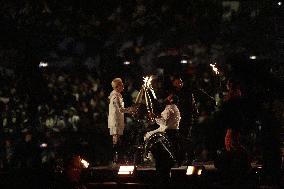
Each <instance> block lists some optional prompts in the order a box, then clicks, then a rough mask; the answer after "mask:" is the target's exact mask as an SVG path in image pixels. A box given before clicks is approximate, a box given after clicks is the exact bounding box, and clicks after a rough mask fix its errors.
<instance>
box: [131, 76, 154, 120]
mask: <svg viewBox="0 0 284 189" xmlns="http://www.w3.org/2000/svg"><path fill="white" fill-rule="evenodd" d="M152 80H153V77H152V76H146V77H143V82H144V83H143V85H142V87H141V89H140V91H139V93H138V95H137V97H136V100H135V104H141V103H142V101H143V100H145V104H146V108H147V111H148V113H149V115H150V114H151V113H153V105H152V99H151V95H150V94H149V93H150V92H151V94H152V96H153V98H154V99H157V97H156V94H155V92H154V89H153V87H152V83H151V82H152ZM149 91H150V92H149Z"/></svg>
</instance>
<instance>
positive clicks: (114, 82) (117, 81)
mask: <svg viewBox="0 0 284 189" xmlns="http://www.w3.org/2000/svg"><path fill="white" fill-rule="evenodd" d="M118 83H122V79H121V78H119V77H117V78H114V79H113V80H112V82H111V86H112V88H113V89H115V88H116V87H117V85H118Z"/></svg>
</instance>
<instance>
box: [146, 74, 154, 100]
mask: <svg viewBox="0 0 284 189" xmlns="http://www.w3.org/2000/svg"><path fill="white" fill-rule="evenodd" d="M152 80H153V76H146V77H143V82H144V84H143V86H144V88H145V89H146V90H147V89H149V90H150V91H151V93H152V95H153V97H154V98H155V99H157V97H156V94H155V91H154V89H153V87H152V83H151V82H152ZM146 90H145V91H146Z"/></svg>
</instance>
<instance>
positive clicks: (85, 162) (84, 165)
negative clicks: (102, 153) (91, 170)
mask: <svg viewBox="0 0 284 189" xmlns="http://www.w3.org/2000/svg"><path fill="white" fill-rule="evenodd" d="M81 163H82V165H83V167H84V168H88V167H89V165H90V164H89V162H87V161H86V160H84V159H81Z"/></svg>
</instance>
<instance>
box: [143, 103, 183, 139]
mask: <svg viewBox="0 0 284 189" xmlns="http://www.w3.org/2000/svg"><path fill="white" fill-rule="evenodd" d="M180 119H181V117H180V112H179V109H178V107H177V106H176V105H175V104H170V105H167V106H166V108H165V110H164V111H163V112H162V113H161V117H159V118H156V119H155V120H156V123H157V124H158V125H160V127H159V128H158V129H156V130H153V131H149V132H147V133H146V134H145V137H144V140H147V139H148V138H149V137H150V136H151V135H152V134H154V133H156V132H165V130H166V129H178V128H179V122H180Z"/></svg>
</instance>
